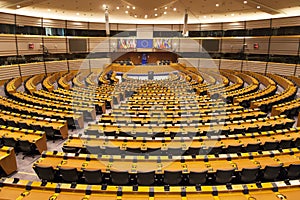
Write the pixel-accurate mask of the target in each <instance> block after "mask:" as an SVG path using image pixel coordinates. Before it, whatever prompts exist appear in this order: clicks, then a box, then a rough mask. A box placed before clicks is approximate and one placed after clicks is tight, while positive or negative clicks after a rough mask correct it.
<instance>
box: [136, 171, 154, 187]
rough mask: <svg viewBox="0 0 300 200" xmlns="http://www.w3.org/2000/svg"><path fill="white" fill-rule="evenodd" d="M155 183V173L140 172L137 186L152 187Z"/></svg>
mask: <svg viewBox="0 0 300 200" xmlns="http://www.w3.org/2000/svg"><path fill="white" fill-rule="evenodd" d="M154 182H155V171H150V172H138V173H137V184H138V185H152V184H154Z"/></svg>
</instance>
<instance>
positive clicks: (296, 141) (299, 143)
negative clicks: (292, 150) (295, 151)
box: [294, 137, 300, 147]
mask: <svg viewBox="0 0 300 200" xmlns="http://www.w3.org/2000/svg"><path fill="white" fill-rule="evenodd" d="M294 145H295V147H298V146H300V137H298V138H297V139H295V140H294Z"/></svg>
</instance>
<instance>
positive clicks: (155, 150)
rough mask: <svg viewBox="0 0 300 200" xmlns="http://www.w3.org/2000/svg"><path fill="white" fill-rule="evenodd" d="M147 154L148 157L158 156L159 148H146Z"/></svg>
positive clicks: (159, 153)
mask: <svg viewBox="0 0 300 200" xmlns="http://www.w3.org/2000/svg"><path fill="white" fill-rule="evenodd" d="M147 152H148V154H149V155H155V156H160V155H161V148H147Z"/></svg>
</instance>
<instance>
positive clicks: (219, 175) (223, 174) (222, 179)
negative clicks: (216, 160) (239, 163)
mask: <svg viewBox="0 0 300 200" xmlns="http://www.w3.org/2000/svg"><path fill="white" fill-rule="evenodd" d="M233 173H234V169H229V170H227V169H226V170H224V169H217V171H216V174H215V181H216V183H220V184H224V183H229V182H230V181H231V180H232V178H233Z"/></svg>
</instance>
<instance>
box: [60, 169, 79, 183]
mask: <svg viewBox="0 0 300 200" xmlns="http://www.w3.org/2000/svg"><path fill="white" fill-rule="evenodd" d="M59 173H60V175H61V178H62V179H63V181H65V182H69V183H70V182H77V180H78V172H77V169H76V168H60V169H59Z"/></svg>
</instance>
